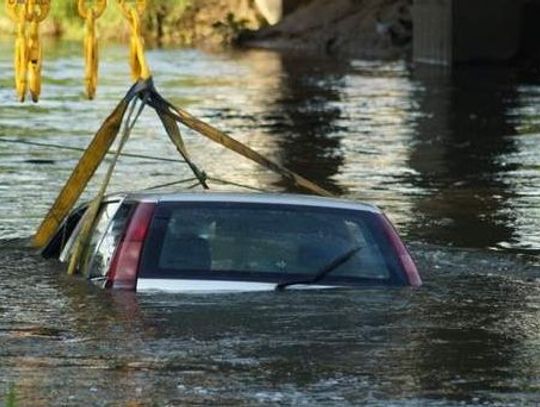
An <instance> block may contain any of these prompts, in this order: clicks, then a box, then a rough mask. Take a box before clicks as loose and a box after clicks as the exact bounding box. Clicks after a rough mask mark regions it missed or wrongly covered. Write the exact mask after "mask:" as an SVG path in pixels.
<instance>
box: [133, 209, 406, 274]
mask: <svg viewBox="0 0 540 407" xmlns="http://www.w3.org/2000/svg"><path fill="white" fill-rule="evenodd" d="M378 216H380V215H378V214H376V213H372V212H370V211H357V210H336V209H326V208H317V207H306V206H292V205H268V204H225V203H204V204H201V203H196V204H193V203H161V204H159V206H158V208H157V211H156V214H155V216H154V219H153V221H152V224H151V227H150V233H149V235H148V237H147V242H146V244H145V248H144V252H143V261H142V268H141V271H140V275H139V277H141V278H197V279H225V280H228V279H230V280H237V279H239V280H245V281H272V282H277V281H282V280H283V279H285V278H289V277H295V276H298V277H299V276H302V277H305V276H308V275H314V274H316V273H317V272H318V271H319V270H320V269H321V268H323V267H325V266H327V265H328V264H329V263H331V262H332V261H333V260H335V259H336V258H338V257H339V256H342V255H344V254H345V253H347V252H348V251H350V250H352V249H355V248H360V250H359V251H358V252H357V253H356V254H355V255H353V256H352V257H351V258H350V259H349V260H348V261H347V262H345V263H344V264H343V265H341V266H339V267H338V268H336V270H334V271H333V272H332V273H331V274H329V275H328V276H327V277H325V280H323V281H327V282H340V283H347V282H350V283H354V282H362V281H364V282H365V281H368V282H370V281H371V282H373V281H374V282H380V281H391V280H392V281H393V280H396V279H398V280H399V279H400V277H399V276H398V275H397V274H399V262H398V261H397V259H396V256H395V254H394V253H393V251H392V250H391V247H390V245H389V242H388V241H387V238H386V236H385V234H384V233H383V232H382V230H381V229H380V227H379V226H378V224H379V223H378V221H377V217H378Z"/></svg>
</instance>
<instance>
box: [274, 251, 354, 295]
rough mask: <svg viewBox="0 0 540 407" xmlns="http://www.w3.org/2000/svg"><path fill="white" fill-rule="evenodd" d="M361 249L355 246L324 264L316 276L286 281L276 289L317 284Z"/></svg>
mask: <svg viewBox="0 0 540 407" xmlns="http://www.w3.org/2000/svg"><path fill="white" fill-rule="evenodd" d="M361 249H362V248H361V247H353V248H352V249H349V250H347V251H346V252H345V253H343V254H342V255H340V256H338V257H336V258H335V259H334V260H332V261H331V262H330V263H328V264H327V265H326V266H324V267H323V268H322V269H321V270H320V271H319V272H318V273H317V274H315V276H314V277H312V278H307V279H301V280H300V279H298V280H291V281H284V282H282V283H279V284H277V285H276V290H278V291H281V290H283V289H285V288H287V287H289V286H291V285H298V284H316V283H318V282H319V281H321V280H322V279H323V278H324V277H326V276H327V275H328V274H330V273H331V272H332V271H334V270H335V269H337V268H338V267H339V266H341V265H342V264H344V263H346V262H347V261H348V260H349V259H350V258H351V257H353V256H354V255H355V254H356V253H357V252H359V251H360V250H361Z"/></svg>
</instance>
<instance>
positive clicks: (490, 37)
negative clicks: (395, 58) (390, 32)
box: [412, 0, 540, 65]
mask: <svg viewBox="0 0 540 407" xmlns="http://www.w3.org/2000/svg"><path fill="white" fill-rule="evenodd" d="M412 13H413V22H414V29H413V43H414V44H413V58H414V60H415V61H417V62H426V63H434V64H442V65H454V64H459V63H470V62H495V61H505V60H510V59H512V58H515V57H519V56H523V57H538V56H540V23H539V21H540V1H539V0H414V5H413V9H412Z"/></svg>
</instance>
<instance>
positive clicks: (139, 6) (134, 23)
mask: <svg viewBox="0 0 540 407" xmlns="http://www.w3.org/2000/svg"><path fill="white" fill-rule="evenodd" d="M117 1H118V5H119V6H120V10H121V11H122V14H123V15H124V17H125V18H126V20H127V22H128V24H129V26H130V29H131V39H130V42H129V44H130V45H129V64H130V66H131V76H132V78H133V80H134V81H138V80H139V79H142V80H145V79H148V78H150V75H151V73H150V68H149V67H148V64H147V62H146V56H145V55H144V40H143V38H142V35H141V16H142V15H143V13H144V10H145V9H146V0H134V2H129V1H128V0H117Z"/></svg>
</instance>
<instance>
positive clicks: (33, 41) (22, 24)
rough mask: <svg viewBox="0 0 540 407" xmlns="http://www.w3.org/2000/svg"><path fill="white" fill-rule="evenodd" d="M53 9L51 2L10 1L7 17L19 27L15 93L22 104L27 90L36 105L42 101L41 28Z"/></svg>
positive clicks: (31, 0) (46, 0)
mask: <svg viewBox="0 0 540 407" xmlns="http://www.w3.org/2000/svg"><path fill="white" fill-rule="evenodd" d="M50 8H51V0H6V11H7V14H8V15H9V16H10V18H11V19H12V20H13V21H14V22H15V23H16V24H17V36H16V39H15V56H14V61H13V62H14V67H15V89H16V91H17V97H18V98H19V101H21V102H23V101H24V99H25V97H26V90H27V88H28V90H29V91H30V95H31V97H32V100H33V101H34V102H37V101H38V99H39V95H40V93H41V68H42V64H43V50H42V48H41V40H40V37H39V24H41V23H42V22H43V20H45V18H46V17H47V15H48V14H49V11H50ZM28 24H29V25H30V26H29V28H28Z"/></svg>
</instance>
